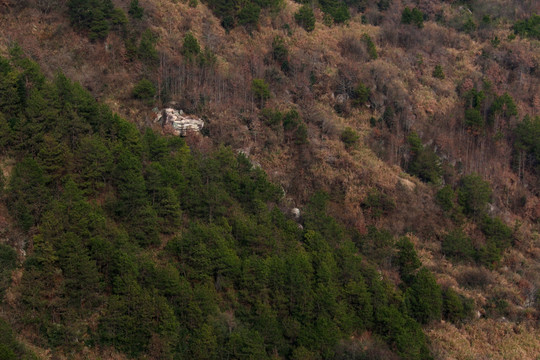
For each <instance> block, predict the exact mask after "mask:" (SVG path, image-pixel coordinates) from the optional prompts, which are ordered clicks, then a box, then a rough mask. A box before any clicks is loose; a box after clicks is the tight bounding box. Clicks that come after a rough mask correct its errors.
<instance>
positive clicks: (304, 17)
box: [294, 4, 315, 32]
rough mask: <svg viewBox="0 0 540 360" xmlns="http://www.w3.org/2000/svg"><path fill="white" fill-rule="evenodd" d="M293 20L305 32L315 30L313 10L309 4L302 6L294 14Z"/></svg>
mask: <svg viewBox="0 0 540 360" xmlns="http://www.w3.org/2000/svg"><path fill="white" fill-rule="evenodd" d="M294 20H295V21H296V23H297V24H298V25H299V26H301V27H303V28H304V30H306V31H307V32H311V31H313V30H315V15H314V14H313V9H312V8H311V6H310V5H309V4H304V5H302V6H301V7H300V9H298V11H297V12H296V13H295V14H294Z"/></svg>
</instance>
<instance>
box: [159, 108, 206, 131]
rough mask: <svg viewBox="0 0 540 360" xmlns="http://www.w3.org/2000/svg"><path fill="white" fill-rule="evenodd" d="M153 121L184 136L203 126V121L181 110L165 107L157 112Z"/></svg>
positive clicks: (199, 129)
mask: <svg viewBox="0 0 540 360" xmlns="http://www.w3.org/2000/svg"><path fill="white" fill-rule="evenodd" d="M155 122H159V123H161V126H163V127H164V128H165V127H166V128H169V129H171V130H172V132H173V133H174V134H175V135H179V136H186V135H187V134H188V133H190V132H200V131H201V130H202V128H203V127H204V121H203V120H201V119H199V118H197V117H195V116H190V115H185V114H184V112H183V111H182V110H176V109H173V108H165V109H163V110H162V111H161V112H160V113H158V114H157V116H156V119H155Z"/></svg>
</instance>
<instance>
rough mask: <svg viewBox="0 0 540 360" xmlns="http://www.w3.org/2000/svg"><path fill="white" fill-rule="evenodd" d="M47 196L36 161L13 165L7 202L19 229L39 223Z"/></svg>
mask: <svg viewBox="0 0 540 360" xmlns="http://www.w3.org/2000/svg"><path fill="white" fill-rule="evenodd" d="M49 196H50V193H49V189H48V188H47V187H46V179H45V176H44V174H43V169H41V167H40V166H39V165H38V163H37V162H36V160H34V159H32V158H25V159H24V160H23V161H21V162H19V163H17V164H16V165H15V168H14V169H13V174H12V175H11V178H10V181H9V184H8V188H7V197H8V199H7V200H8V207H9V209H10V211H11V212H12V214H13V215H14V217H15V220H16V221H17V223H18V224H19V226H20V227H22V228H23V229H24V230H28V229H30V228H31V227H32V226H34V225H35V224H36V223H37V222H38V221H39V219H40V217H41V214H42V213H43V210H44V208H45V206H46V204H47V202H48V201H49Z"/></svg>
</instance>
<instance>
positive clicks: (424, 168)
mask: <svg viewBox="0 0 540 360" xmlns="http://www.w3.org/2000/svg"><path fill="white" fill-rule="evenodd" d="M407 141H408V143H409V145H410V146H411V153H412V158H411V161H410V162H409V166H408V167H407V171H408V172H409V173H410V174H412V175H415V176H418V177H419V178H420V179H421V180H422V181H425V182H431V183H434V184H437V183H439V181H440V179H441V176H442V167H441V161H440V159H439V157H438V156H437V154H435V152H434V151H433V150H431V149H428V148H424V146H423V145H422V141H421V139H420V137H419V136H418V134H417V133H416V132H414V131H413V132H412V133H411V134H410V135H409V136H408V137H407Z"/></svg>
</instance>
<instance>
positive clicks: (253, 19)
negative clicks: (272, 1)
mask: <svg viewBox="0 0 540 360" xmlns="http://www.w3.org/2000/svg"><path fill="white" fill-rule="evenodd" d="M260 14H261V8H260V7H259V6H258V5H255V4H254V3H251V2H249V3H247V5H246V6H244V7H243V8H242V9H240V11H239V12H238V24H240V25H243V26H245V27H249V28H251V27H253V26H255V25H257V23H258V22H259V16H260Z"/></svg>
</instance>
